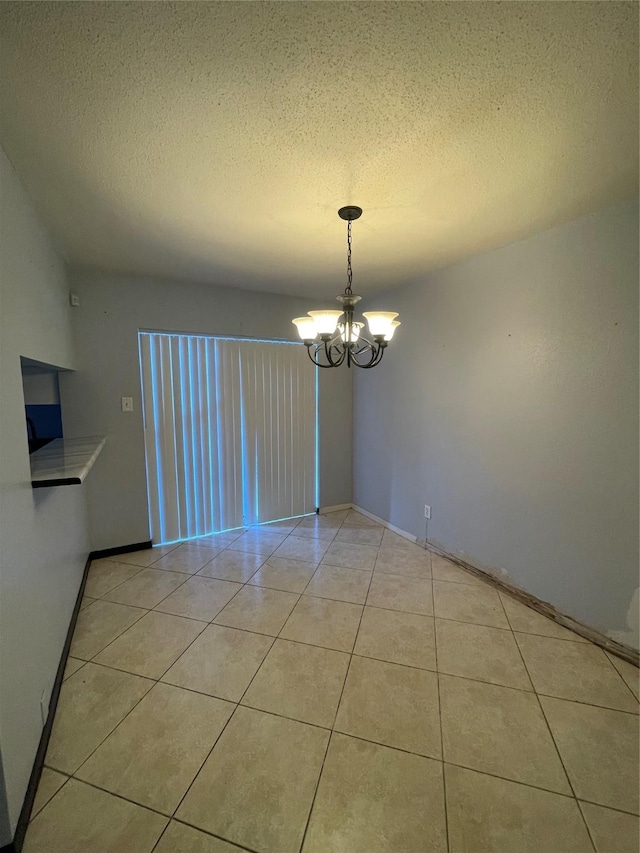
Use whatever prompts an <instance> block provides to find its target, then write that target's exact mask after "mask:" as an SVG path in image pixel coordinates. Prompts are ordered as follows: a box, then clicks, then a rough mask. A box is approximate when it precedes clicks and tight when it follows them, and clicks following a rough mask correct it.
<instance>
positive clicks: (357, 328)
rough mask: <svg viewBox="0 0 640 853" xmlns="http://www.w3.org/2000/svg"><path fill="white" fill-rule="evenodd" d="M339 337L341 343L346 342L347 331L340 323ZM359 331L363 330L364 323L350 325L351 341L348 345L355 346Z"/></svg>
mask: <svg viewBox="0 0 640 853" xmlns="http://www.w3.org/2000/svg"><path fill="white" fill-rule="evenodd" d="M339 329H340V337H341V338H342V340H343V341H346V340H347V330H346V327H345V325H344V324H343V323H340V326H339ZM360 329H364V323H352V324H351V340H350V341H349V343H350V344H355V343H356V342H357V340H358V338H359V337H360Z"/></svg>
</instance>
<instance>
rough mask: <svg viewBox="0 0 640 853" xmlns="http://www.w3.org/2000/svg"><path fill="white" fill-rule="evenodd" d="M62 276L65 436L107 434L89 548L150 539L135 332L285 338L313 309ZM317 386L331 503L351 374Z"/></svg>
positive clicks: (259, 298)
mask: <svg viewBox="0 0 640 853" xmlns="http://www.w3.org/2000/svg"><path fill="white" fill-rule="evenodd" d="M71 277H72V286H73V290H74V292H76V293H77V294H78V295H79V296H80V301H81V305H80V307H79V308H75V309H73V321H74V322H73V325H74V334H75V340H76V346H77V353H78V363H79V364H80V365H81V368H80V370H78V371H77V372H76V373H74V374H73V375H69V376H64V377H61V379H60V393H61V397H62V408H63V413H64V429H65V435H72V434H75V435H106V436H107V444H106V446H105V448H104V450H103V452H102V454H101V456H100V458H99V459H98V462H97V464H96V465H95V467H94V469H93V470H92V475H91V478H90V481H89V480H87V493H88V503H89V518H90V530H91V534H90V535H91V548H92V550H98V549H103V548H111V547H114V546H120V545H126V544H130V543H134V542H141V541H144V540H147V539H149V522H148V515H147V491H146V476H145V462H144V435H143V429H142V414H141V399H140V368H139V360H138V338H137V334H138V329H152V330H161V331H177V332H193V333H200V334H226V335H240V336H246V337H264V338H274V339H284V340H294V339H295V338H296V331H295V328H294V326H293V325H292V324H291V320H292V318H293V317H296V316H298V315H299V314H300V313H305V312H306V311H307V310H308V309H309V308H311V307H313V306H311V305H309V304H307V302H303V301H302V300H299V299H294V298H292V297H288V296H276V295H273V294H266V293H252V292H250V291H240V290H231V289H227V288H222V287H213V286H211V285H198V284H186V283H180V282H174V281H162V280H157V279H149V278H140V277H127V276H114V275H112V274H107V273H97V272H88V271H85V270H74V271H72V273H71ZM329 301H331V300H329ZM320 307H321V306H320ZM313 369H314V368H313V366H312V365H311V363H309V370H313ZM320 383H321V384H320V458H321V474H320V502H321V505H322V506H330V505H335V504H340V503H347V502H349V501H350V500H351V469H352V465H351V376H350V375H349V373H348V372H347V371H346V370H335V371H334V370H325V371H321V377H320ZM121 397H133V400H134V411H133V413H123V412H121V411H120V398H121ZM345 436H347V438H346V440H345Z"/></svg>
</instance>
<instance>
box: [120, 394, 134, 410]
mask: <svg viewBox="0 0 640 853" xmlns="http://www.w3.org/2000/svg"><path fill="white" fill-rule="evenodd" d="M122 411H123V412H132V411H133V397H123V398H122Z"/></svg>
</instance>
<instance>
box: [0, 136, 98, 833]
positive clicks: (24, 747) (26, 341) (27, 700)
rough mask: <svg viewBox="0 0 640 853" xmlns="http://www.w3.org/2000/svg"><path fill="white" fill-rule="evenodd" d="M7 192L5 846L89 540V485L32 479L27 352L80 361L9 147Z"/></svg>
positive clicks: (1, 421)
mask: <svg viewBox="0 0 640 853" xmlns="http://www.w3.org/2000/svg"><path fill="white" fill-rule="evenodd" d="M0 193H1V195H0V394H1V397H2V405H1V406H0V483H1V487H0V624H1V626H2V630H1V631H0V669H1V671H2V690H1V693H0V744H1V750H2V762H3V768H2V769H3V772H4V782H5V787H6V795H7V804H6V805H7V809H5V808H4V806H2V805H0V846H1V845H2V844H6V843H8V842H9V841H10V840H11V837H12V835H13V831H14V829H15V824H16V821H17V818H18V815H19V812H20V808H21V806H22V801H23V799H24V794H25V791H26V787H27V782H28V780H29V775H30V773H31V768H32V765H33V760H34V758H35V753H36V749H37V746H38V741H39V740H40V735H41V732H42V719H41V711H40V699H41V696H42V695H43V694H44V695H45V697H47V701H48V697H49V695H50V693H51V688H52V686H53V681H54V678H55V674H56V669H57V666H58V662H59V660H60V655H61V653H62V647H63V645H64V639H65V636H66V633H67V629H68V627H69V620H70V618H71V613H72V610H73V605H74V602H75V599H76V596H77V593H78V589H79V585H80V581H81V579H82V571H83V568H84V564H85V561H86V558H87V554H88V539H87V534H86V509H85V500H84V487H83V486H77V487H66V488H63V487H58V488H53V489H40V490H38V491H33V489H32V488H31V472H30V467H29V448H28V443H27V433H26V427H25V412H24V395H23V388H22V375H21V370H20V356H25V357H27V358H31V359H34V360H36V361H41V362H46V363H50V364H54V365H56V366H59V367H66V368H69V367H72V366H73V358H72V341H71V330H70V322H69V308H68V295H67V294H68V285H67V282H66V278H65V271H64V267H63V264H62V261H60V260H59V258H58V257H57V255H56V254H55V252H54V250H53V248H52V246H51V244H50V242H49V239H48V237H47V235H46V233H45V231H44V229H43V227H42V225H41V224H40V222H39V220H38V218H37V216H36V214H35V212H34V210H33V208H32V206H31V203H30V201H29V199H28V198H27V196H26V194H25V192H24V190H23V188H22V186H21V185H20V183H19V181H18V178H17V176H16V175H15V173H14V171H13V169H12V168H11V166H10V164H9V162H8V160H7V159H6V157H5V155H4V153H3V152H2V151H1V150H0ZM7 813H8V816H9V825H7V821H6V817H5V820H4V821H3V815H6V814H7Z"/></svg>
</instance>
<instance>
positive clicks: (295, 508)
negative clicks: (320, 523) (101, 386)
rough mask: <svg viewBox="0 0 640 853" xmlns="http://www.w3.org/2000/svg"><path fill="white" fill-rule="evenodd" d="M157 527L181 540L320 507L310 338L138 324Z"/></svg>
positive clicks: (165, 538) (160, 534)
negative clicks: (296, 340)
mask: <svg viewBox="0 0 640 853" xmlns="http://www.w3.org/2000/svg"><path fill="white" fill-rule="evenodd" d="M139 343H140V367H141V376H142V391H143V401H144V427H145V432H144V434H145V452H146V462H147V486H148V495H149V518H150V524H151V534H152V538H153V541H154V542H155V543H163V542H174V541H177V540H182V539H189V538H192V537H194V536H204V535H206V534H208V533H214V532H218V531H221V530H228V529H231V528H235V527H242V526H245V525H249V524H257V523H261V522H265V521H274V520H276V519H279V518H289V517H291V516H295V515H302V514H304V513H308V512H313V511H314V510H315V507H316V492H317V490H316V477H317V465H316V450H317V436H316V423H317V417H316V382H317V376H316V373H317V370H313V369H310V365H309V361H308V359H307V357H306V352H305V349H304V347H303V346H301V345H299V344H287V343H279V342H274V341H251V340H241V339H229V338H215V337H205V336H196V335H173V334H167V333H158V332H140V334H139Z"/></svg>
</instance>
